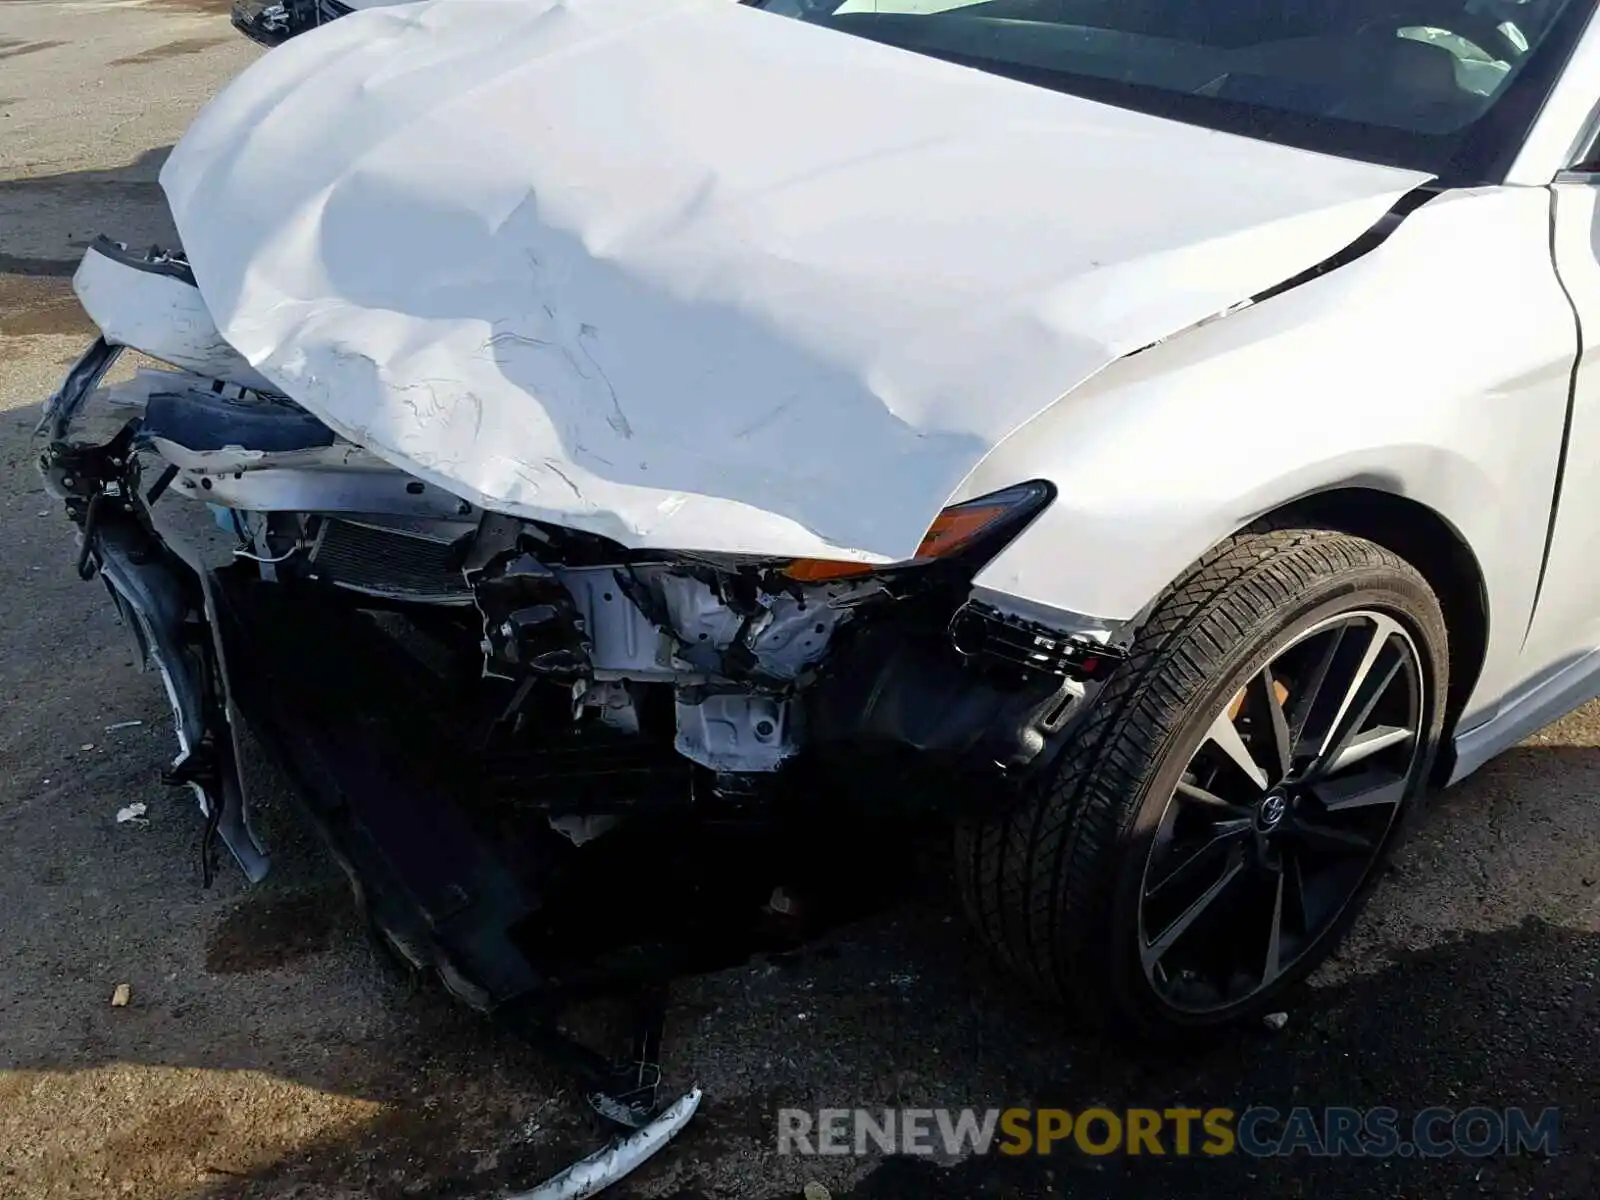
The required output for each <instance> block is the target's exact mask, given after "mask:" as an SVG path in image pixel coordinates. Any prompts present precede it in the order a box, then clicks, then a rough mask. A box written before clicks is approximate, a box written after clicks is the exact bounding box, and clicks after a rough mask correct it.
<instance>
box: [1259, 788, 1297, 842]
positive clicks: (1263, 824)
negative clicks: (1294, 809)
mask: <svg viewBox="0 0 1600 1200" xmlns="http://www.w3.org/2000/svg"><path fill="white" fill-rule="evenodd" d="M1288 812H1289V801H1288V800H1287V799H1286V798H1285V797H1284V795H1283V793H1282V792H1272V793H1270V794H1268V795H1267V797H1266V798H1265V799H1264V800H1262V801H1261V803H1260V805H1259V806H1257V808H1256V815H1255V826H1256V832H1257V833H1271V832H1272V831H1273V830H1274V829H1276V828H1277V827H1278V826H1279V825H1281V824H1283V818H1284V817H1285V816H1287V815H1288Z"/></svg>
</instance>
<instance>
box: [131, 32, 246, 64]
mask: <svg viewBox="0 0 1600 1200" xmlns="http://www.w3.org/2000/svg"><path fill="white" fill-rule="evenodd" d="M229 40H231V39H229V38H225V37H187V38H179V39H178V40H177V41H175V42H165V43H163V44H162V45H160V46H152V47H150V49H148V50H141V51H139V53H138V54H129V55H125V56H124V57H122V58H113V59H112V60H111V65H112V66H113V67H131V66H133V65H135V64H137V63H154V62H164V61H165V60H166V59H169V58H182V57H183V56H184V55H186V54H200V53H202V52H204V51H206V50H209V49H211V47H213V46H220V45H222V44H223V43H224V42H226V41H229Z"/></svg>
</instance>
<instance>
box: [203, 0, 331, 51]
mask: <svg viewBox="0 0 1600 1200" xmlns="http://www.w3.org/2000/svg"><path fill="white" fill-rule="evenodd" d="M350 12H351V8H350V6H348V5H345V4H341V3H340V2H339V0H233V11H232V15H233V27H234V28H235V29H237V30H238V31H239V32H240V33H242V34H244V35H245V37H247V38H249V39H250V40H251V41H253V42H259V43H260V44H261V45H263V46H276V45H279V44H280V43H282V42H286V41H288V40H289V39H290V38H292V37H294V36H295V35H296V34H299V33H304V32H305V31H306V30H308V29H315V28H316V27H317V26H318V25H321V24H323V23H324V22H327V21H333V20H337V19H338V18H339V17H343V16H347V15H348V14H349V13H350Z"/></svg>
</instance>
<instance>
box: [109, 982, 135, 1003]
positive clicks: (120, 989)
mask: <svg viewBox="0 0 1600 1200" xmlns="http://www.w3.org/2000/svg"><path fill="white" fill-rule="evenodd" d="M132 999H133V985H132V984H127V983H119V984H117V986H116V987H115V988H114V989H112V992H111V1007H112V1008H127V1007H128V1003H129V1001H131V1000H132Z"/></svg>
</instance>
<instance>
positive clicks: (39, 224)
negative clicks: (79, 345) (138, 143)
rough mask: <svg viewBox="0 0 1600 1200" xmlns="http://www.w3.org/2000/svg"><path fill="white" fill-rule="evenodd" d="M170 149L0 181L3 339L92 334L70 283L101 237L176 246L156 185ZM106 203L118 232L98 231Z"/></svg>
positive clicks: (0, 329)
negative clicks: (120, 163)
mask: <svg viewBox="0 0 1600 1200" xmlns="http://www.w3.org/2000/svg"><path fill="white" fill-rule="evenodd" d="M171 149H172V147H171V146H163V147H161V148H160V149H157V150H148V151H146V152H145V153H143V154H141V155H140V156H139V157H138V158H137V159H135V160H134V161H133V162H131V163H129V164H128V165H127V166H125V167H119V168H116V169H114V170H108V171H69V172H64V173H61V174H58V175H44V176H38V177H34V178H28V179H7V180H0V337H26V336H34V335H41V334H45V335H48V334H79V333H81V334H85V335H92V334H93V332H94V326H93V325H92V324H90V322H89V319H88V317H86V316H85V315H84V313H83V310H82V309H81V308H80V307H79V306H78V301H77V298H76V297H75V296H74V295H73V294H72V284H71V279H72V273H73V272H74V271H76V270H77V268H78V262H79V260H80V259H82V257H83V251H84V248H85V247H87V246H88V245H89V243H90V242H92V241H93V240H94V239H95V237H96V236H98V235H99V234H101V233H106V234H109V235H111V236H112V237H114V238H116V239H118V240H126V241H128V242H130V243H131V244H135V245H144V244H150V243H160V244H163V245H169V246H170V245H175V244H176V242H177V234H176V232H175V231H174V230H173V229H172V219H171V217H170V216H169V215H168V213H167V204H166V198H165V197H164V196H163V194H162V191H161V185H160V183H159V182H157V177H158V176H159V174H160V171H161V164H162V163H164V162H165V161H166V159H167V154H168V153H169V152H170V151H171ZM108 205H112V206H115V211H116V212H118V213H119V214H121V215H120V217H119V220H118V227H117V228H115V229H102V228H100V225H99V222H100V221H101V220H102V218H103V214H104V213H105V211H106V210H107V207H108Z"/></svg>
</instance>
